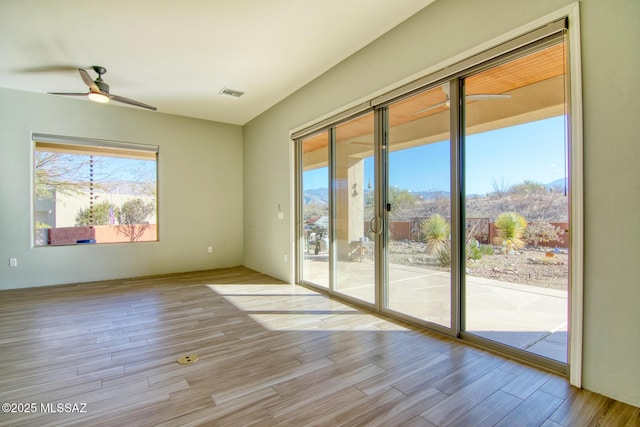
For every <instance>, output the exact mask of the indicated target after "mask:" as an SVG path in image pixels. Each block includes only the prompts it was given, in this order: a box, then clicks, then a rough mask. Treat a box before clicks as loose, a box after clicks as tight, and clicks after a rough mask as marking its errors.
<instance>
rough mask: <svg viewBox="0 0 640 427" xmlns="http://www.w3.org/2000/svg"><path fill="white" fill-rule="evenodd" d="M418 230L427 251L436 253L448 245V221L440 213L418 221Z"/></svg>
mask: <svg viewBox="0 0 640 427" xmlns="http://www.w3.org/2000/svg"><path fill="white" fill-rule="evenodd" d="M420 232H421V233H422V238H423V239H424V241H425V243H426V244H427V253H428V254H431V255H433V254H435V255H437V254H438V252H440V251H441V250H443V249H445V248H446V247H448V246H449V223H448V222H447V220H445V219H444V218H443V217H442V215H439V214H435V215H433V216H432V217H430V218H429V219H425V220H422V221H421V222H420Z"/></svg>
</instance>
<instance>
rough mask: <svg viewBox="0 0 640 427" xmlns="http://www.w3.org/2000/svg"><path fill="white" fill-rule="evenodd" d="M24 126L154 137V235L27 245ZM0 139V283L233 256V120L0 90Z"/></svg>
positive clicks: (238, 233)
mask: <svg viewBox="0 0 640 427" xmlns="http://www.w3.org/2000/svg"><path fill="white" fill-rule="evenodd" d="M31 132H38V133H48V134H55V135H66V136H76V137H84V138H100V139H109V140H117V141H126V142H134V143H141V144H152V145H158V146H159V149H160V153H159V157H158V173H159V176H158V186H159V198H158V208H159V210H158V220H159V239H160V241H159V242H149V243H142V242H141V243H136V244H108V245H91V246H88V245H81V246H66V247H39V248H33V247H32V241H31V217H32V213H31V208H30V206H31V202H30V192H31V173H32V172H31V170H30V164H31V160H30V159H31V156H32V154H31V140H30V135H31ZM0 147H2V155H1V156H0V261H2V264H1V265H2V267H0V289H8V288H20V287H29V286H43V285H50V284H60V283H70V282H80V281H95V280H103V279H113V278H122V277H136V276H144V275H152V274H162V273H169V272H180V271H193V270H206V269H210V268H217V267H228V266H236V265H241V264H242V255H243V253H242V233H243V231H242V128H241V127H239V126H234V125H227V124H220V123H214V122H208V121H203V120H195V119H187V118H184V117H178V116H171V115H166V114H161V113H157V112H149V111H144V110H140V109H134V108H126V107H116V106H111V105H97V104H93V103H89V102H85V101H80V100H76V99H67V98H62V97H56V96H53V95H45V94H34V93H28V92H20V91H14V90H8V89H0ZM208 246H213V248H214V251H213V254H208V253H207V247H208ZM13 257H15V258H17V259H18V266H17V267H14V268H10V267H9V258H13Z"/></svg>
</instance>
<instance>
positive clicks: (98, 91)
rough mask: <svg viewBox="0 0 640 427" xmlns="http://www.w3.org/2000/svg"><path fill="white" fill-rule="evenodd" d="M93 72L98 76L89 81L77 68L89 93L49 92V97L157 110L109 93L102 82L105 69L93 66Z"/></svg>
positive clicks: (87, 74)
mask: <svg viewBox="0 0 640 427" xmlns="http://www.w3.org/2000/svg"><path fill="white" fill-rule="evenodd" d="M91 68H93V71H95V72H96V73H97V74H98V78H97V79H95V80H92V79H91V76H89V73H88V72H87V70H85V69H83V68H78V71H79V72H80V77H81V78H82V81H83V82H84V83H85V84H86V85H87V86H89V92H87V93H69V92H49V94H51V95H65V96H86V97H87V98H89V99H90V100H92V101H94V102H100V103H103V104H104V103H107V102H109V100H114V101H117V102H122V103H124V104H129V105H135V106H136V107H142V108H146V109H149V110H154V111H155V110H157V108H156V107H154V106H152V105H148V104H144V103H142V102H139V101H134V100H133V99H129V98H125V97H124V96H119V95H114V94H111V93H109V85H108V84H106V83H105V82H104V80H102V75H103V74H105V73H106V72H107V69H106V68H104V67H101V66H99V65H94V66H92V67H91Z"/></svg>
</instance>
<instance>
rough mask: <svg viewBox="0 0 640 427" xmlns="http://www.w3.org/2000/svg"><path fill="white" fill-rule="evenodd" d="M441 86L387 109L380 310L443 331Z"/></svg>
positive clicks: (444, 99) (445, 216) (445, 167)
mask: <svg viewBox="0 0 640 427" xmlns="http://www.w3.org/2000/svg"><path fill="white" fill-rule="evenodd" d="M449 126H450V120H449V84H448V83H447V84H445V85H443V86H438V87H436V88H433V89H430V90H428V91H426V92H422V93H420V94H417V95H414V96H412V97H410V98H407V99H405V100H402V101H399V102H396V103H394V104H392V105H390V106H389V156H388V157H389V158H388V177H389V186H388V190H387V202H388V203H389V204H390V208H391V209H390V211H389V212H388V214H387V221H388V222H387V227H386V230H387V242H388V244H387V248H388V253H387V257H386V259H387V261H388V268H387V271H388V280H387V283H386V292H385V307H386V308H389V309H391V310H394V311H398V312H401V313H403V314H406V315H409V316H412V317H415V318H418V319H420V320H426V321H429V322H432V323H436V324H438V325H441V326H444V327H447V328H448V327H450V326H451V261H450V259H451V257H450V224H451V169H450V163H451V161H450V158H451V154H450V135H449Z"/></svg>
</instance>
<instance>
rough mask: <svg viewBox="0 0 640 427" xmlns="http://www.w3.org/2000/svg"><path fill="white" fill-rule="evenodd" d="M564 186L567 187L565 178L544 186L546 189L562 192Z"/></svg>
mask: <svg viewBox="0 0 640 427" xmlns="http://www.w3.org/2000/svg"><path fill="white" fill-rule="evenodd" d="M565 185H568V180H567V178H560V179H556V180H555V181H553V182H550V183H548V184H545V185H544V186H545V187H546V188H553V189H554V190H564V187H565Z"/></svg>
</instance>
